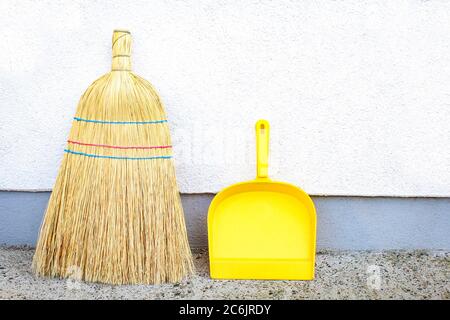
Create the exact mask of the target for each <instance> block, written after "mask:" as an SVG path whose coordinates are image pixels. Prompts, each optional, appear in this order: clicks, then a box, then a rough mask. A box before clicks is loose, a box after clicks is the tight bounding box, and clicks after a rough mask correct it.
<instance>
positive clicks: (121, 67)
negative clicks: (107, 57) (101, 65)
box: [111, 30, 131, 71]
mask: <svg viewBox="0 0 450 320" xmlns="http://www.w3.org/2000/svg"><path fill="white" fill-rule="evenodd" d="M130 57H131V33H130V32H129V31H126V30H114V32H113V37H112V67H111V70H112V71H131V58H130Z"/></svg>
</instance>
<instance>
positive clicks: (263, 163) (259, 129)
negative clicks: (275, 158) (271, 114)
mask: <svg viewBox="0 0 450 320" xmlns="http://www.w3.org/2000/svg"><path fill="white" fill-rule="evenodd" d="M255 129H256V177H257V178H262V179H264V178H268V176H269V130H270V126H269V122H268V121H267V120H258V121H257V122H256V126H255Z"/></svg>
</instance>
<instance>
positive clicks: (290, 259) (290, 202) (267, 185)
mask: <svg viewBox="0 0 450 320" xmlns="http://www.w3.org/2000/svg"><path fill="white" fill-rule="evenodd" d="M268 152H269V123H268V122H267V121H265V120H259V121H258V122H257V123H256V154H257V177H256V179H255V180H252V181H248V182H242V183H238V184H235V185H232V186H230V187H228V188H226V189H224V190H222V191H221V192H220V193H218V194H217V195H216V196H215V197H214V199H213V201H212V203H211V205H210V207H209V212H208V243H209V259H210V272H211V278H214V279H274V280H275V279H279V280H281V279H284V280H311V279H313V278H314V258H315V246H316V212H315V208H314V204H313V202H312V200H311V198H310V197H309V196H308V195H307V194H306V193H305V192H304V191H303V190H301V189H299V188H297V187H295V186H293V185H291V184H288V183H284V182H275V181H272V180H270V179H269V178H268Z"/></svg>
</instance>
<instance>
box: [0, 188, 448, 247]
mask: <svg viewBox="0 0 450 320" xmlns="http://www.w3.org/2000/svg"><path fill="white" fill-rule="evenodd" d="M49 195H50V193H49V192H17V191H14V192H8V191H0V244H6V245H34V244H35V243H36V238H37V234H38V230H39V227H40V224H41V220H42V216H43V214H44V211H45V207H46V205H47V201H48V198H49ZM212 198H213V195H212V194H184V195H182V201H183V207H184V209H185V214H186V223H187V228H188V232H189V240H190V242H191V245H192V247H193V248H199V247H206V246H207V242H208V241H207V229H206V215H207V211H208V206H209V203H210V202H211V199H212ZM313 201H314V203H315V205H316V209H317V218H318V222H317V248H318V249H319V250H323V249H326V250H388V249H444V250H450V198H384V197H379V198H367V197H313Z"/></svg>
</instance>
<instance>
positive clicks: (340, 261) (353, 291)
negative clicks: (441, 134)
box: [0, 247, 450, 300]
mask: <svg viewBox="0 0 450 320" xmlns="http://www.w3.org/2000/svg"><path fill="white" fill-rule="evenodd" d="M32 256H33V249H31V248H26V247H25V248H23V247H22V248H17V247H0V299H446V300H449V299H450V252H444V251H385V252H364V251H352V252H322V253H318V254H317V259H316V260H317V262H316V279H315V280H314V281H234V280H233V281H232V280H227V281H215V280H211V279H210V278H209V273H208V257H207V256H208V255H207V253H206V252H205V251H198V252H196V253H195V255H194V258H195V264H196V267H197V274H196V275H195V276H194V277H192V278H191V279H187V280H185V281H183V282H182V283H180V284H174V285H158V286H144V285H140V286H109V285H100V284H87V283H78V282H74V281H67V280H60V279H44V278H37V277H35V276H34V275H33V274H32V273H31V271H30V264H31V259H32Z"/></svg>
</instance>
